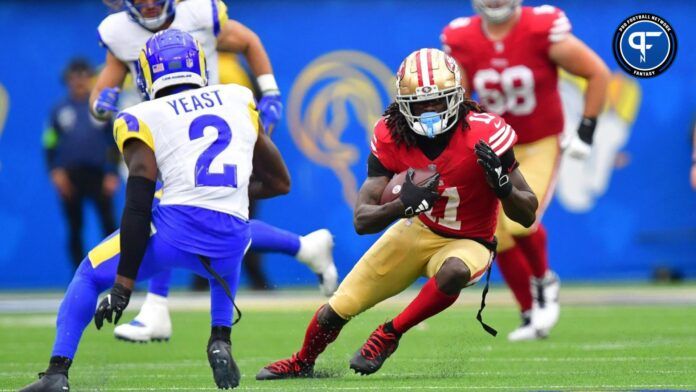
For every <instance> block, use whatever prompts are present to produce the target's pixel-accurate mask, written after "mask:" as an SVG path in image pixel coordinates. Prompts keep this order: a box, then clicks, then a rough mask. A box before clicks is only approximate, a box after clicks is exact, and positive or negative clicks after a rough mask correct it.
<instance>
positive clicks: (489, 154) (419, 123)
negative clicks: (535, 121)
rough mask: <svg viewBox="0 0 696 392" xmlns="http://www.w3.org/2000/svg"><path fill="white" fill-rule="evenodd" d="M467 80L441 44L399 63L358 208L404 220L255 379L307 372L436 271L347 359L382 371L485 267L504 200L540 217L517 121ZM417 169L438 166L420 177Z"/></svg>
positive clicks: (369, 215) (525, 216) (520, 215)
mask: <svg viewBox="0 0 696 392" xmlns="http://www.w3.org/2000/svg"><path fill="white" fill-rule="evenodd" d="M460 79H461V75H460V70H459V66H458V65H457V64H456V62H455V61H454V59H453V58H452V57H450V56H449V55H447V54H445V53H444V52H442V51H440V50H437V49H420V50H417V51H415V52H413V53H411V54H410V55H409V56H408V57H406V59H405V60H404V61H403V62H402V64H401V67H400V68H399V71H398V74H397V92H396V102H394V103H392V104H391V105H390V106H389V107H388V108H387V110H386V112H385V115H384V117H383V118H382V119H380V120H379V121H378V122H377V124H376V125H375V130H374V136H373V138H372V140H371V149H372V153H371V154H370V156H369V159H368V178H367V179H366V180H365V182H364V183H363V185H362V187H361V188H360V193H359V196H358V202H357V205H356V208H355V212H354V224H355V230H356V231H357V232H358V233H359V234H366V233H376V232H379V231H381V230H383V229H385V228H386V227H387V226H389V225H390V224H392V223H393V222H395V221H396V223H395V224H394V225H392V226H391V227H390V228H389V229H388V230H387V231H386V232H385V233H384V234H383V235H382V236H381V237H380V238H379V240H378V241H377V242H376V243H375V244H374V245H373V246H372V247H371V248H370V249H369V250H368V251H367V253H365V255H364V256H363V257H362V258H361V259H360V261H358V263H357V264H356V265H355V267H353V270H352V271H351V272H350V274H349V275H348V276H347V277H346V278H345V279H344V280H343V282H342V283H341V285H340V286H339V288H338V290H337V291H336V293H335V294H334V295H333V296H332V297H331V299H330V300H329V302H328V304H325V305H323V306H322V307H321V308H319V310H318V311H317V312H316V314H315V315H314V317H313V318H312V320H311V321H310V323H309V326H308V327H307V332H306V335H305V339H304V343H303V344H302V347H301V348H300V350H299V351H298V352H297V353H295V354H293V355H292V357H290V358H289V359H284V360H281V361H277V362H275V363H272V364H270V365H268V366H266V367H265V368H263V369H261V371H260V372H259V373H258V374H257V376H256V378H257V379H259V380H271V379H280V378H295V377H310V376H311V375H312V374H313V369H314V363H315V361H316V359H317V357H318V356H319V354H321V353H322V352H323V351H324V350H325V349H326V347H327V346H328V345H329V343H331V342H333V341H334V340H335V339H336V337H337V336H338V334H339V332H340V331H341V329H342V328H343V326H344V325H345V324H346V323H347V322H348V321H349V320H350V319H351V318H353V317H355V316H357V315H358V314H360V313H362V312H364V311H365V310H367V309H369V308H371V307H372V306H374V305H376V304H377V303H379V302H381V301H383V300H385V299H387V298H389V297H392V296H394V295H396V294H398V293H399V292H401V291H403V290H404V289H406V288H407V287H408V286H410V285H411V284H412V283H413V282H415V281H416V279H418V277H420V276H427V277H428V278H429V280H428V281H427V282H426V283H425V285H424V286H423V288H422V289H421V291H420V293H418V295H417V296H416V298H415V299H414V300H413V302H411V303H410V304H409V305H408V306H407V307H406V309H404V311H403V312H401V314H399V315H398V316H396V317H395V318H394V319H392V320H391V321H389V322H387V323H385V324H383V325H380V326H379V327H377V329H376V330H375V331H374V332H373V333H372V334H371V335H370V337H369V338H368V339H367V342H366V343H365V344H364V345H363V346H362V348H361V349H360V350H358V352H357V353H356V354H355V356H354V357H353V359H351V361H350V367H351V368H352V369H354V370H355V371H356V372H358V373H361V374H371V373H374V372H376V371H377V370H379V368H380V367H381V366H382V364H383V363H384V361H385V360H386V359H387V358H388V357H389V356H390V355H391V354H392V353H393V352H394V351H395V350H396V348H397V347H398V344H399V339H400V338H401V337H402V335H403V334H404V333H406V331H408V330H409V329H410V328H411V327H413V326H415V325H416V324H418V323H420V322H421V321H423V320H425V319H427V318H429V317H431V316H434V315H435V314H437V313H440V312H441V311H443V310H445V309H447V308H448V307H449V306H450V305H452V304H453V303H454V302H455V301H456V299H457V297H458V296H459V292H460V291H461V290H462V289H463V288H464V287H467V286H469V285H473V284H475V283H476V282H477V281H478V280H479V279H480V278H481V276H482V275H483V274H484V272H485V271H486V269H487V268H488V266H489V265H490V263H491V260H492V257H493V253H494V250H495V239H494V237H493V233H494V231H495V226H496V221H497V216H498V208H499V206H500V205H501V204H502V207H503V209H504V211H505V214H506V215H507V216H509V217H510V218H511V219H513V220H514V221H516V222H519V223H520V224H522V225H523V226H525V227H529V226H531V225H532V224H533V223H534V220H535V212H536V208H537V199H536V196H535V195H534V193H532V191H531V190H530V189H529V186H528V185H527V183H526V182H525V179H524V178H523V177H522V174H521V173H520V172H519V170H517V161H516V160H515V155H514V152H513V149H512V146H513V144H514V143H515V141H516V140H517V135H516V134H515V131H514V130H513V129H512V128H511V127H510V126H509V125H507V124H506V123H505V121H504V120H503V119H501V118H500V117H498V116H497V115H494V114H490V113H486V112H484V111H483V110H481V108H480V107H479V106H478V105H477V104H476V102H474V101H471V100H467V99H465V98H464V89H463V87H462V86H461V80H460ZM413 169H425V170H428V169H429V170H434V171H436V172H437V174H434V175H433V176H432V177H431V178H430V179H429V180H428V181H426V182H425V183H424V184H423V185H422V186H418V185H416V184H414V183H413V181H412V179H413ZM406 170H408V174H407V176H406V181H405V183H404V184H403V186H402V187H401V192H400V196H399V198H397V199H396V200H394V201H391V202H387V203H385V204H382V205H380V204H379V203H380V198H381V195H382V194H383V192H384V190H385V188H386V187H387V185H388V183H389V182H390V179H391V178H392V176H393V175H394V174H395V173H400V172H403V171H406Z"/></svg>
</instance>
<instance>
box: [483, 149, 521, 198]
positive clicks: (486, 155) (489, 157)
mask: <svg viewBox="0 0 696 392" xmlns="http://www.w3.org/2000/svg"><path fill="white" fill-rule="evenodd" d="M474 152H475V153H476V156H477V157H478V159H477V160H476V162H478V164H479V166H481V167H482V168H483V171H484V172H485V174H486V180H487V181H488V185H490V186H491V188H493V192H495V195H496V196H498V198H499V199H504V198H506V197H508V196H509V195H510V193H511V192H512V183H511V182H510V177H509V176H508V173H507V172H506V173H503V165H502V163H500V158H499V157H498V156H497V155H496V154H495V152H493V149H492V148H491V146H489V145H488V144H486V142H484V141H483V140H479V141H478V143H476V146H475V147H474Z"/></svg>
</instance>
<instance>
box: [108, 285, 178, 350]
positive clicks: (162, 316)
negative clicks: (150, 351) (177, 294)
mask: <svg viewBox="0 0 696 392" xmlns="http://www.w3.org/2000/svg"><path fill="white" fill-rule="evenodd" d="M114 336H115V337H116V339H119V340H125V341H128V342H137V343H147V342H150V341H168V340H169V338H170V337H171V336H172V321H171V319H170V317H169V309H168V307H167V298H165V297H162V296H160V295H157V294H152V293H147V296H146V297H145V303H143V307H142V308H140V313H138V315H137V316H135V319H133V321H131V322H130V323H128V324H121V325H119V326H117V327H116V328H114Z"/></svg>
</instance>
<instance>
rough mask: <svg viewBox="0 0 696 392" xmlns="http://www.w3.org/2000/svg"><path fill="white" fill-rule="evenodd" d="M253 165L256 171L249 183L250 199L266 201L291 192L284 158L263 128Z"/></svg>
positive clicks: (255, 149)
mask: <svg viewBox="0 0 696 392" xmlns="http://www.w3.org/2000/svg"><path fill="white" fill-rule="evenodd" d="M259 127H261V125H260V124H259ZM252 164H253V167H254V169H253V172H252V178H251V182H250V183H249V197H250V198H252V199H266V198H269V197H274V196H279V195H284V194H286V193H288V192H290V173H289V172H288V168H287V166H286V165H285V161H284V160H283V156H282V155H280V152H279V151H278V148H277V147H276V146H275V144H274V143H273V141H272V140H271V138H270V137H269V136H268V135H266V134H265V132H263V128H260V131H259V137H258V139H257V140H256V145H255V146H254V159H253V162H252Z"/></svg>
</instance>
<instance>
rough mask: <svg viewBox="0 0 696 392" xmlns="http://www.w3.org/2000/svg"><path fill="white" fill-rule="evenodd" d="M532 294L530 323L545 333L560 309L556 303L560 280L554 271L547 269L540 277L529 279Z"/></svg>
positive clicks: (554, 322) (551, 326)
mask: <svg viewBox="0 0 696 392" xmlns="http://www.w3.org/2000/svg"><path fill="white" fill-rule="evenodd" d="M531 285H532V296H533V298H534V302H533V304H532V324H533V325H534V328H536V329H538V330H541V331H545V333H546V334H548V332H549V331H550V330H551V328H553V327H554V326H555V325H556V323H557V322H558V317H559V315H560V312H561V309H560V305H559V303H558V291H559V290H560V287H561V281H560V279H558V275H556V273H555V272H553V271H551V270H549V271H546V274H545V275H544V277H542V278H534V277H532V279H531Z"/></svg>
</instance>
